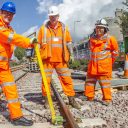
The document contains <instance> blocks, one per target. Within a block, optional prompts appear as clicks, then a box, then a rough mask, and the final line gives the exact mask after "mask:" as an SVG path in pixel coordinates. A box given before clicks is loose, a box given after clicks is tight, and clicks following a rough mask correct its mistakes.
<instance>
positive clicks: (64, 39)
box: [38, 6, 80, 109]
mask: <svg viewBox="0 0 128 128" xmlns="http://www.w3.org/2000/svg"><path fill="white" fill-rule="evenodd" d="M48 16H49V19H48V20H47V21H45V23H44V24H43V25H42V26H41V28H40V30H39V33H38V41H39V44H40V53H41V57H42V60H43V63H44V68H45V73H46V77H47V82H48V86H49V89H50V83H51V78H52V73H53V70H54V69H55V70H56V72H57V74H58V77H59V79H60V82H61V85H62V88H63V91H64V93H65V94H66V95H67V96H68V99H69V103H70V105H72V106H73V107H75V108H78V109H79V108H80V105H79V104H78V103H77V102H76V101H75V98H74V96H75V92H74V89H73V82H72V79H71V73H70V70H69V68H68V66H67V64H68V62H69V60H70V61H74V56H73V49H72V39H71V36H70V33H69V30H68V27H67V26H65V25H64V24H63V23H62V22H60V21H59V10H58V8H57V7H56V6H51V7H50V8H49V9H48ZM42 95H43V96H46V91H45V88H44V85H43V82H42ZM45 101H46V102H47V99H46V98H45ZM45 104H46V103H45Z"/></svg>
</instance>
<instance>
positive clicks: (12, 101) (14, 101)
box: [7, 99, 19, 104]
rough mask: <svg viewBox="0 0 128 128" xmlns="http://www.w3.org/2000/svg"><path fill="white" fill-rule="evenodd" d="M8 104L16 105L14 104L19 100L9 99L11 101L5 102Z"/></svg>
mask: <svg viewBox="0 0 128 128" xmlns="http://www.w3.org/2000/svg"><path fill="white" fill-rule="evenodd" d="M7 101H8V103H9V104H10V103H16V102H19V99H11V100H7Z"/></svg>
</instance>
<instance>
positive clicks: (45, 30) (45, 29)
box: [42, 26, 47, 44]
mask: <svg viewBox="0 0 128 128" xmlns="http://www.w3.org/2000/svg"><path fill="white" fill-rule="evenodd" d="M46 36H47V28H46V27H45V26H44V38H43V39H42V42H43V44H46V43H47V40H46V38H47V37H46Z"/></svg>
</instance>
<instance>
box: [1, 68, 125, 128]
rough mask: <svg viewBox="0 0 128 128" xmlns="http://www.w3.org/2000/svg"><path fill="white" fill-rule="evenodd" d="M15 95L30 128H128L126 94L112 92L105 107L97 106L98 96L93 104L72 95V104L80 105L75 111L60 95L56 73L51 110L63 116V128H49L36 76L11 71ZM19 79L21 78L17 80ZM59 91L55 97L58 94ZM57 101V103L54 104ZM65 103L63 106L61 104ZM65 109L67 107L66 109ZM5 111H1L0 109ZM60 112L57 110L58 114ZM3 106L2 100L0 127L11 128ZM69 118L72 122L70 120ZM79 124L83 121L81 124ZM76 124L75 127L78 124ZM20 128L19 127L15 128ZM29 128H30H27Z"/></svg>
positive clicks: (55, 127)
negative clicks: (15, 85)
mask: <svg viewBox="0 0 128 128" xmlns="http://www.w3.org/2000/svg"><path fill="white" fill-rule="evenodd" d="M13 74H14V76H15V80H16V83H17V87H18V91H19V99H20V101H21V104H22V110H23V113H24V115H25V116H26V117H27V118H29V119H32V120H33V121H34V126H32V128H42V127H45V128H127V127H128V112H127V111H128V107H127V106H128V104H127V103H128V99H127V97H128V92H127V91H119V92H118V91H116V92H113V102H112V104H111V105H110V106H108V107H106V106H104V105H102V104H101V102H100V101H101V96H102V94H101V93H100V92H96V100H95V101H93V102H88V101H86V97H85V96H84V95H83V94H82V93H78V94H76V100H77V101H78V102H79V103H80V104H81V110H77V109H74V108H72V107H71V106H69V105H68V101H67V97H66V96H65V95H64V93H63V91H62V88H61V86H60V83H59V80H58V78H57V76H56V73H54V75H53V82H52V85H53V84H54V85H53V91H54V94H55V96H56V97H55V96H54V98H53V102H54V106H55V110H56V113H57V115H63V117H64V123H63V126H54V125H51V124H50V120H51V115H50V110H49V109H46V108H45V106H44V98H43V97H42V94H41V76H40V73H31V72H24V71H22V70H17V71H16V70H15V71H14V72H13ZM20 76H22V78H19V77H20ZM73 81H74V83H75V84H80V83H82V84H83V83H84V80H82V79H81V80H80V79H78V80H76V78H75V79H74V80H73ZM58 90H59V93H58ZM57 101H58V102H57ZM65 103H66V104H65ZM67 105H68V106H67ZM4 107H5V108H4ZM60 108H61V110H60ZM8 114H9V113H8V111H7V109H6V102H5V100H4V99H3V102H2V106H1V115H0V123H1V124H0V126H1V127H3V128H4V127H5V128H15V126H12V125H11V124H10V123H9V122H8V120H7V116H8ZM72 118H73V119H72ZM81 121H83V122H82V123H81ZM78 122H79V123H78ZM16 128H22V127H19V126H18V127H16ZM30 128H31V127H30Z"/></svg>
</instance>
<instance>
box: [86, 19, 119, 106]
mask: <svg viewBox="0 0 128 128" xmlns="http://www.w3.org/2000/svg"><path fill="white" fill-rule="evenodd" d="M95 26H96V28H95V30H94V33H93V34H92V35H91V37H90V40H89V49H90V54H91V55H90V60H89V64H88V71H87V79H86V82H85V96H86V97H87V100H89V101H92V100H93V99H94V91H95V85H96V82H97V81H98V82H99V84H100V85H101V89H102V93H103V98H102V100H103V104H104V105H109V103H110V102H111V101H112V95H111V87H110V82H111V78H112V65H113V63H114V61H115V59H116V57H117V56H118V43H117V41H116V39H115V38H114V37H113V36H110V35H109V34H108V31H109V28H108V24H107V22H106V20H105V19H101V20H98V21H97V23H96V24H95Z"/></svg>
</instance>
